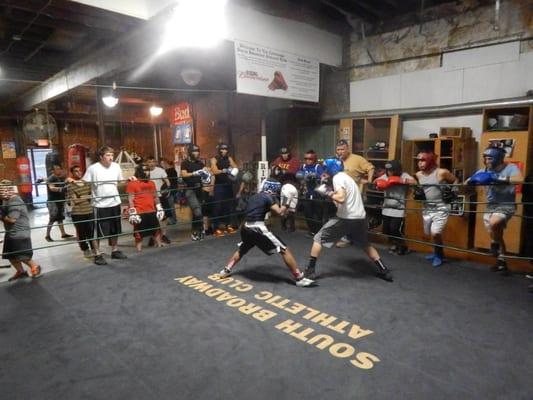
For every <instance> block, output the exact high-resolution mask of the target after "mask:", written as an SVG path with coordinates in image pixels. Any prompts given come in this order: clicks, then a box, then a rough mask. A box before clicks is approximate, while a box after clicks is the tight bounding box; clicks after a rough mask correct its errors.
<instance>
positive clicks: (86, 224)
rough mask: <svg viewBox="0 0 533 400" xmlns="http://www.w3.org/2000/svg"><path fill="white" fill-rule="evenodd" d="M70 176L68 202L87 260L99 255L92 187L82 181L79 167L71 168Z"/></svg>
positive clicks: (81, 247) (79, 241)
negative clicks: (95, 232) (95, 236)
mask: <svg viewBox="0 0 533 400" xmlns="http://www.w3.org/2000/svg"><path fill="white" fill-rule="evenodd" d="M70 175H71V179H70V180H69V181H70V183H69V184H68V186H67V200H68V201H69V203H70V205H71V207H72V211H71V215H72V222H73V223H74V227H75V228H76V235H77V237H78V245H79V246H80V249H81V251H83V255H84V256H85V257H86V258H92V257H96V256H97V255H98V253H97V247H96V243H95V241H94V210H93V206H92V204H91V185H90V184H88V183H87V182H84V181H83V180H82V179H81V178H82V176H83V173H82V171H81V168H80V166H79V165H74V166H72V167H71V168H70ZM89 246H90V248H89ZM91 250H92V251H91Z"/></svg>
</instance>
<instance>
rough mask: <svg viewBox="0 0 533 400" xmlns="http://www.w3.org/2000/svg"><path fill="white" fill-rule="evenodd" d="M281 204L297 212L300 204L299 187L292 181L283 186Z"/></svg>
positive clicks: (290, 210)
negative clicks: (292, 183)
mask: <svg viewBox="0 0 533 400" xmlns="http://www.w3.org/2000/svg"><path fill="white" fill-rule="evenodd" d="M280 197H281V205H282V206H285V207H287V209H288V210H289V212H296V207H297V206H298V189H296V187H295V186H294V185H291V184H290V183H286V184H285V185H283V186H282V187H281V194H280Z"/></svg>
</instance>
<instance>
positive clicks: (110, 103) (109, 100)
mask: <svg viewBox="0 0 533 400" xmlns="http://www.w3.org/2000/svg"><path fill="white" fill-rule="evenodd" d="M102 101H103V102H104V104H105V105H106V106H107V107H109V108H113V107H115V106H116V105H117V104H118V97H116V96H115V95H114V94H111V95H109V96H105V97H102Z"/></svg>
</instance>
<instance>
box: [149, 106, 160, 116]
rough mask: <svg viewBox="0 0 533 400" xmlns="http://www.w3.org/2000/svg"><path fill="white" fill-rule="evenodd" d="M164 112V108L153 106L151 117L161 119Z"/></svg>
mask: <svg viewBox="0 0 533 400" xmlns="http://www.w3.org/2000/svg"><path fill="white" fill-rule="evenodd" d="M162 112H163V107H159V106H156V105H153V106H152V107H150V115H151V116H152V117H159V116H160V115H161V113H162Z"/></svg>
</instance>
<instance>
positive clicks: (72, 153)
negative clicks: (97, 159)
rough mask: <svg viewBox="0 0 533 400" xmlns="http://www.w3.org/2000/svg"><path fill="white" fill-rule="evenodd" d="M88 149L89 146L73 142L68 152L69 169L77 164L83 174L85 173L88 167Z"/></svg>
mask: <svg viewBox="0 0 533 400" xmlns="http://www.w3.org/2000/svg"><path fill="white" fill-rule="evenodd" d="M87 150H88V149H87V147H85V146H83V145H81V144H72V145H70V146H69V148H68V154H67V166H68V169H69V171H70V168H72V167H73V166H74V165H77V166H79V167H80V169H81V172H82V174H85V169H86V168H87V163H86V157H87Z"/></svg>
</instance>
